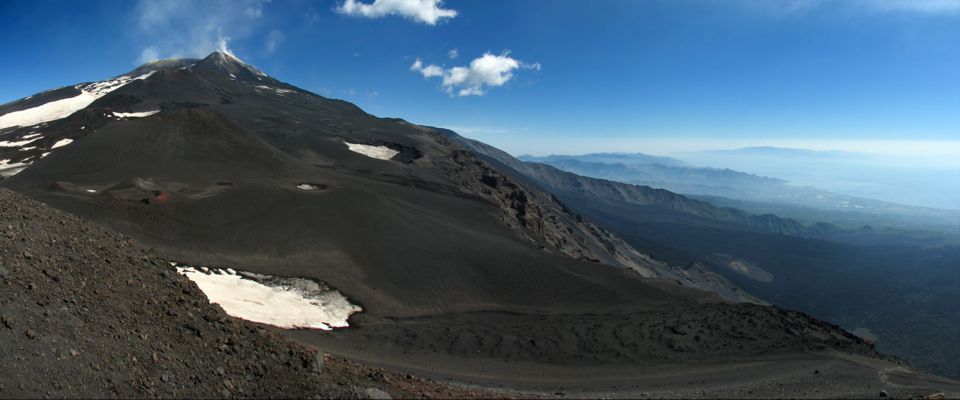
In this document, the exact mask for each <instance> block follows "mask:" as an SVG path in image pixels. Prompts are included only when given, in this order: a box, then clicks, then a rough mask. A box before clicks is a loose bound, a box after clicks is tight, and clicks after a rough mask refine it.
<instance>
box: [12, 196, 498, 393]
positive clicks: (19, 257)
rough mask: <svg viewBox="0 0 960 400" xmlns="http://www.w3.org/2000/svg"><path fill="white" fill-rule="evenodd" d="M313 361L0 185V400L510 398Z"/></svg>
mask: <svg viewBox="0 0 960 400" xmlns="http://www.w3.org/2000/svg"><path fill="white" fill-rule="evenodd" d="M318 354H319V353H317V352H316V351H315V350H313V349H310V348H307V347H304V346H301V345H298V344H294V343H292V342H289V341H287V340H286V339H284V338H283V337H281V336H279V335H278V334H276V333H274V332H271V331H269V330H267V329H264V328H263V327H260V326H257V325H255V324H251V323H247V322H244V321H240V320H237V319H234V318H231V317H228V316H227V315H226V314H225V313H224V312H223V311H222V310H221V309H220V307H219V306H216V305H211V304H209V303H208V302H207V300H206V298H205V297H204V296H203V294H202V293H201V292H200V291H199V289H197V287H196V286H195V285H194V284H193V283H192V282H190V281H189V280H188V279H186V278H184V277H182V276H180V275H178V274H176V273H175V271H174V270H173V268H172V267H170V266H169V265H168V264H167V263H166V262H165V261H164V260H162V259H160V258H159V257H157V256H156V255H155V254H154V253H153V251H151V250H149V249H146V248H144V247H141V246H139V245H138V244H137V243H135V242H134V241H133V240H131V239H129V238H127V237H125V236H123V235H119V234H116V233H111V232H108V231H106V230H104V229H102V228H100V227H98V226H96V225H93V224H91V223H88V222H86V221H83V220H81V219H79V218H77V217H74V216H71V215H68V214H65V213H62V212H59V211H56V210H53V209H51V208H48V207H46V206H45V205H43V204H41V203H38V202H35V201H33V200H30V199H27V198H26V197H23V196H21V195H19V194H16V193H13V192H10V191H8V190H6V189H0V371H2V372H0V398H22V397H34V398H36V397H55V398H63V397H124V398H127V397H190V398H210V397H286V398H289V397H297V398H305V397H347V398H358V397H359V398H363V397H367V398H379V397H383V396H393V397H503V396H504V395H505V393H502V392H492V391H487V390H481V389H468V388H462V387H457V386H452V385H448V384H443V383H438V382H433V381H429V380H425V379H421V378H418V377H415V376H411V375H407V374H396V373H391V372H389V371H385V370H383V369H379V368H370V367H366V366H363V365H360V364H357V363H354V362H350V361H346V360H344V359H340V358H337V357H333V356H330V355H322V354H320V355H319V358H320V359H322V360H323V361H322V363H321V364H322V368H318V362H317V360H318Z"/></svg>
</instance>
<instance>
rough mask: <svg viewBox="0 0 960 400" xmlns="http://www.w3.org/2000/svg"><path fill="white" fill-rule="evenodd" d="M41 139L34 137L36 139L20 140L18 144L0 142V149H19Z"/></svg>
mask: <svg viewBox="0 0 960 400" xmlns="http://www.w3.org/2000/svg"><path fill="white" fill-rule="evenodd" d="M42 138H43V137H42V136H41V137H36V138H33V139H27V140H21V141H19V142H4V141H0V147H21V146H24V145H27V144H30V143H33V142H35V141H37V140H40V139H42Z"/></svg>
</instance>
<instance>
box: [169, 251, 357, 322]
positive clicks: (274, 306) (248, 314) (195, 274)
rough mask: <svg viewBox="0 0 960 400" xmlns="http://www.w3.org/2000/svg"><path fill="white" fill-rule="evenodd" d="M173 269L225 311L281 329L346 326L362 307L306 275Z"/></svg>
mask: <svg viewBox="0 0 960 400" xmlns="http://www.w3.org/2000/svg"><path fill="white" fill-rule="evenodd" d="M171 264H176V263H171ZM177 271H178V272H179V273H181V274H183V275H184V276H186V277H187V278H189V279H190V280H192V281H193V282H194V283H196V284H197V286H198V287H199V288H200V290H201V291H203V293H204V294H205V295H206V296H207V298H208V299H209V300H210V302H211V303H216V304H219V305H220V307H222V308H223V311H225V312H226V313H227V314H228V315H230V316H233V317H237V318H241V319H245V320H248V321H252V322H258V323H261V324H267V325H273V326H276V327H280V328H284V329H320V330H325V331H329V330H333V328H346V327H348V326H350V325H349V323H347V319H348V318H349V317H350V315H351V314H353V313H355V312H360V311H363V310H362V309H361V308H360V307H359V306H356V305H353V304H350V302H349V301H348V300H347V298H346V297H344V296H343V294H341V293H340V292H338V291H336V290H333V289H331V288H329V287H326V286H325V285H322V284H319V283H317V282H314V281H311V280H308V279H300V278H280V277H271V276H267V275H260V274H253V273H249V272H238V271H234V270H233V269H230V268H226V269H217V268H206V267H200V268H193V267H187V266H182V265H178V266H177Z"/></svg>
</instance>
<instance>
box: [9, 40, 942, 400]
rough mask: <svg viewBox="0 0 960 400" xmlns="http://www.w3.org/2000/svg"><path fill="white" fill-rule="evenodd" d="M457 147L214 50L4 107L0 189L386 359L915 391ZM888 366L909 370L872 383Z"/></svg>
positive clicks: (792, 318)
mask: <svg viewBox="0 0 960 400" xmlns="http://www.w3.org/2000/svg"><path fill="white" fill-rule="evenodd" d="M465 143H468V142H467V141H466V140H464V139H463V138H461V137H460V136H459V135H457V134H456V133H454V132H452V131H449V130H445V129H440V128H434V127H428V126H420V125H416V124H412V123H409V122H407V121H404V120H401V119H395V118H380V117H376V116H374V115H371V114H368V113H366V112H364V111H363V110H361V109H360V108H358V107H357V106H355V105H353V104H350V103H348V102H345V101H341V100H335V99H329V98H325V97H322V96H319V95H317V94H315V93H311V92H309V91H307V90H303V89H301V88H298V87H296V86H293V85H290V84H287V83H283V82H281V81H279V80H277V79H275V78H273V77H270V76H268V75H267V74H265V73H263V72H262V71H260V70H259V69H257V68H255V67H252V66H250V65H248V64H246V63H244V62H243V61H241V60H240V59H238V58H237V57H236V56H234V55H232V54H229V53H226V52H215V53H212V54H210V55H209V56H207V57H206V58H204V59H201V60H165V61H159V62H153V63H148V64H146V65H143V66H141V67H139V68H137V69H135V70H134V71H131V72H129V73H127V74H124V75H120V76H118V77H115V78H113V79H110V80H106V81H100V82H91V83H81V84H78V85H74V86H69V87H65V88H59V89H54V90H51V91H48V92H44V93H41V94H37V95H34V96H31V97H29V98H25V99H22V100H19V101H15V102H12V103H8V104H5V105H3V106H0V172H2V174H3V175H4V176H5V179H3V180H2V181H0V186H3V187H6V188H9V189H11V190H14V191H17V192H20V193H22V194H25V195H27V196H29V197H32V198H34V199H37V200H40V201H41V202H43V203H46V204H48V205H50V206H52V207H54V208H58V209H60V210H63V211H66V212H68V213H71V214H74V215H77V216H80V217H83V218H85V219H88V220H91V221H93V222H96V223H98V224H101V225H103V226H105V227H107V228H109V229H110V230H112V231H115V232H120V233H122V234H124V235H128V236H130V237H133V238H136V239H137V240H138V241H140V242H142V243H144V244H146V245H148V246H150V247H152V248H154V249H156V250H157V251H158V252H159V253H160V254H162V255H163V257H164V258H166V259H167V260H169V261H171V262H175V263H182V264H183V265H189V266H196V267H201V266H202V267H210V268H223V269H225V268H230V269H231V270H235V271H244V272H245V273H249V274H256V276H261V277H264V276H266V277H286V278H288V279H293V278H296V279H302V280H309V281H311V282H322V283H323V285H327V286H329V288H332V289H335V290H336V291H337V293H342V295H343V296H344V297H345V298H346V299H349V301H350V303H351V304H353V305H355V306H356V308H357V309H358V310H362V311H358V312H356V313H353V314H352V315H351V316H350V318H349V327H346V328H340V329H335V330H333V331H326V330H311V329H280V328H276V327H273V328H271V329H276V330H277V331H278V332H282V333H283V334H285V335H286V336H287V337H289V338H291V339H292V340H296V341H299V342H302V343H303V344H306V345H309V346H316V347H320V348H322V349H324V350H325V351H327V352H330V353H335V354H337V355H340V356H344V357H347V358H351V359H355V360H359V361H363V362H368V363H372V364H377V365H383V366H386V367H388V368H394V369H397V370H402V371H408V370H409V371H416V372H418V373H422V374H425V375H429V376H438V377H443V378H449V379H458V380H461V381H468V382H483V383H496V384H506V385H513V386H516V387H527V388H537V390H540V389H543V388H555V387H557V386H565V387H567V388H571V387H576V388H579V389H580V390H583V391H585V392H584V393H586V392H590V393H603V391H605V390H617V391H624V390H626V391H630V390H634V391H641V390H642V391H646V390H648V389H649V390H664V391H667V392H669V393H687V394H688V395H692V393H694V392H689V393H688V392H682V391H678V390H680V389H678V388H684V390H686V388H699V389H697V390H700V389H704V392H703V393H705V394H708V395H709V394H714V395H720V394H733V395H736V394H737V393H738V392H736V391H735V389H734V388H738V387H741V386H743V385H746V386H744V387H754V388H756V390H757V393H774V392H773V391H769V392H763V390H767V389H770V388H772V387H773V386H771V385H773V383H771V382H773V381H776V382H779V383H783V384H784V385H788V386H789V387H790V388H791V389H790V390H796V391H797V392H796V393H800V390H802V389H803V388H807V387H809V386H811V385H813V386H816V387H822V388H824V390H826V388H834V390H837V389H836V387H845V388H848V389H844V390H848V391H844V392H842V393H840V392H838V393H839V394H848V395H857V394H861V395H863V394H864V393H868V394H870V395H875V393H876V392H875V387H876V386H877V385H884V384H886V382H889V381H891V380H895V379H900V382H910V383H911V384H913V383H915V382H920V381H922V382H927V383H924V385H928V386H929V381H923V380H922V379H921V377H920V375H918V374H917V373H915V372H912V371H910V370H909V369H907V368H906V367H900V366H896V364H895V362H894V361H890V360H888V359H886V358H884V357H883V356H881V355H880V354H878V353H876V352H875V351H874V350H873V349H872V348H871V346H870V345H869V344H867V343H866V342H864V341H863V340H861V339H859V338H857V337H856V336H854V335H852V334H850V333H848V332H846V331H844V330H842V329H840V328H838V327H836V326H833V325H831V324H827V323H824V322H821V321H818V320H816V319H814V318H812V317H810V316H807V315H804V314H802V313H798V312H793V311H788V310H783V309H779V308H776V307H772V306H767V305H763V304H762V303H763V302H762V301H761V300H759V299H756V298H754V297H752V296H750V295H749V294H748V293H745V292H744V291H743V290H741V289H739V288H737V287H736V286H735V285H733V284H732V283H730V282H729V281H727V280H726V279H725V278H723V277H722V276H720V275H717V274H715V273H712V272H710V271H709V270H707V269H704V268H701V267H698V266H696V265H688V266H678V265H671V264H669V263H666V262H663V261H659V260H656V259H654V258H652V257H650V256H649V255H647V254H644V253H643V252H642V251H640V250H638V249H636V248H633V247H631V246H630V245H629V244H627V243H626V242H625V241H624V240H622V239H620V238H619V237H618V236H616V235H614V234H613V233H611V232H609V231H607V230H606V229H604V228H603V227H601V226H599V225H597V224H595V223H594V222H591V220H590V219H589V218H587V217H585V216H583V215H579V214H577V213H576V212H574V211H572V210H571V209H570V208H569V207H567V206H566V205H565V204H564V203H563V202H562V201H561V200H560V199H558V198H557V197H555V196H554V195H552V194H551V193H550V192H548V191H545V190H544V189H543V188H541V187H540V186H539V185H538V184H537V183H536V182H534V181H532V180H530V179H529V178H528V177H526V176H524V175H521V174H518V173H516V171H515V170H513V169H510V168H505V167H504V164H503V163H502V162H498V161H497V160H495V159H492V158H490V157H487V156H485V155H484V154H483V153H480V152H477V151H476V148H475V147H473V146H468V145H466V144H465ZM507 157H509V156H507ZM231 276H235V275H231ZM261 289H262V288H261ZM278 312H282V310H280V311H278ZM890 368H900V369H897V371H901V370H902V371H905V372H901V373H899V375H897V374H886V375H883V377H882V379H881V378H878V377H877V376H878V375H877V374H876V371H878V370H882V369H890ZM815 370H816V371H817V372H816V380H813V378H814V372H813V371H815ZM774 371H775V372H774ZM820 371H824V373H823V374H821V372H820ZM831 371H832V372H831ZM851 371H853V372H851ZM571 376H576V377H577V379H575V382H573V383H569V382H570V379H571ZM651 376H657V377H658V378H657V379H653V378H651ZM891 376H894V377H891ZM923 379H925V378H923ZM565 382H566V383H565ZM838 382H842V383H844V384H843V385H840V386H836V385H837V383H838ZM938 382H939V381H938ZM790 385H792V386H790ZM830 385H834V386H830ZM611 388H613V389H611ZM707 389H709V390H712V391H709V392H708V391H706V390H707ZM737 390H739V389H737ZM770 390H773V389H770ZM629 393H639V392H629ZM697 393H699V392H697ZM777 393H779V392H777ZM821 394H822V393H821Z"/></svg>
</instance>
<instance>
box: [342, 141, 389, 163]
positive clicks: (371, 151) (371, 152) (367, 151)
mask: <svg viewBox="0 0 960 400" xmlns="http://www.w3.org/2000/svg"><path fill="white" fill-rule="evenodd" d="M343 144H345V145H347V148H348V149H350V151H352V152H355V153H360V154H363V155H365V156H367V157H371V158H376V159H379V160H390V159H391V158H393V157H394V156H396V155H397V154H400V152H399V151H396V150H394V149H391V148H389V147H387V146H371V145H368V144H359V143H350V142H343Z"/></svg>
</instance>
